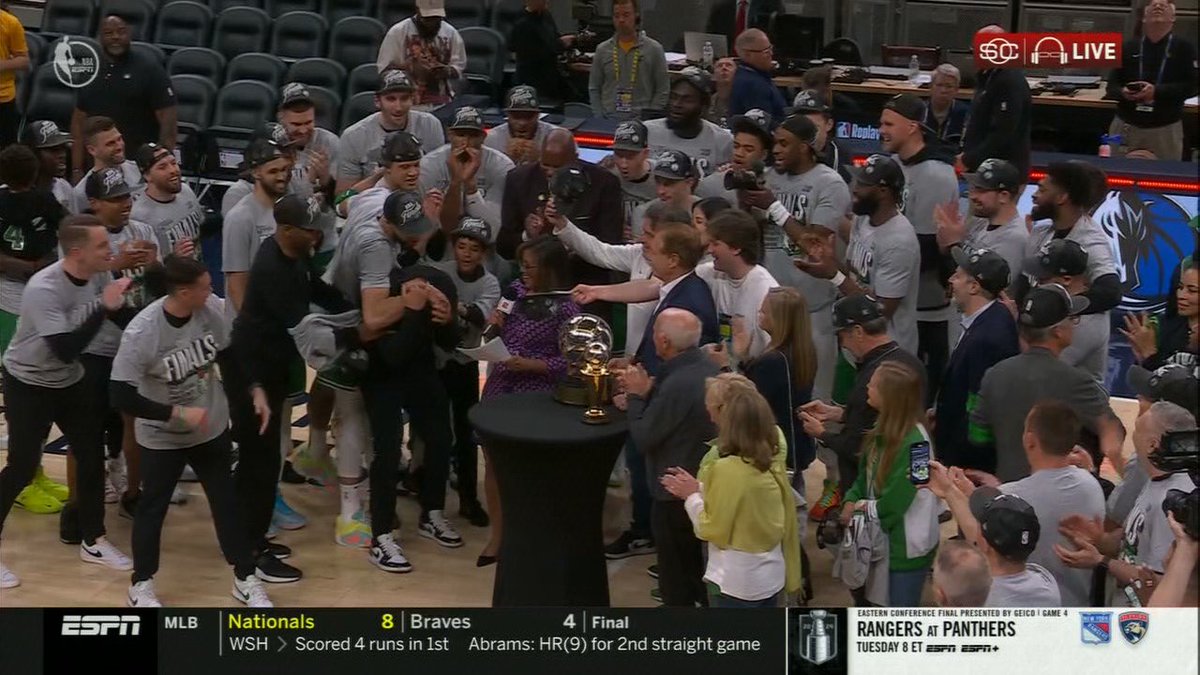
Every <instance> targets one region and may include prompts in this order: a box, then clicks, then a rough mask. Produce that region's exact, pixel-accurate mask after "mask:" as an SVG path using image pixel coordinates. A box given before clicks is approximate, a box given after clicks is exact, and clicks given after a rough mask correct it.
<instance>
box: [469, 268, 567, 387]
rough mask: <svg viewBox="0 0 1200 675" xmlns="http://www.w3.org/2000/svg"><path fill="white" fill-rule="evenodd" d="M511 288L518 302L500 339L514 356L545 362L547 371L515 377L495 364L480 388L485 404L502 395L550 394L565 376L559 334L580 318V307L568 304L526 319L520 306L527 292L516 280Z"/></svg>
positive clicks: (501, 365) (557, 304)
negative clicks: (562, 329) (521, 393)
mask: <svg viewBox="0 0 1200 675" xmlns="http://www.w3.org/2000/svg"><path fill="white" fill-rule="evenodd" d="M510 287H511V288H512V290H513V291H514V292H515V294H516V299H517V300H518V302H517V303H516V306H515V307H514V309H513V313H512V314H510V315H508V317H506V318H505V320H504V328H503V329H502V330H501V332H500V337H501V339H503V340H504V344H505V345H506V346H507V347H508V351H509V353H511V354H512V355H513V356H523V357H525V358H530V359H539V360H541V361H545V362H546V363H547V364H549V366H550V370H549V372H548V373H546V374H545V375H542V374H540V373H516V372H513V371H511V370H509V369H508V368H507V367H505V365H504V364H496V367H495V369H494V370H492V373H491V375H488V378H487V382H486V383H485V384H484V385H483V399H484V400H487V399H489V398H492V397H494V396H500V395H502V394H514V393H518V392H525V391H550V390H552V389H553V388H554V385H556V384H557V383H558V382H559V380H561V379H563V378H564V377H566V375H567V362H566V359H564V358H563V356H562V353H561V352H560V351H559V349H558V332H559V330H560V329H561V328H562V326H563V324H565V323H566V322H567V320H568V319H570V318H571V317H573V316H575V315H576V314H579V305H576V304H575V303H574V302H571V301H570V300H568V301H566V302H556V303H554V304H553V305H552V306H551V308H549V309H548V315H547V316H545V317H534V316H529V315H528V314H527V313H526V312H525V311H524V308H523V307H522V304H521V303H520V302H519V300H520V299H522V298H524V297H525V294H526V293H527V292H528V291H527V289H526V288H525V285H524V284H522V283H521V280H520V279H518V280H516V281H514V282H512V285H511V286H510Z"/></svg>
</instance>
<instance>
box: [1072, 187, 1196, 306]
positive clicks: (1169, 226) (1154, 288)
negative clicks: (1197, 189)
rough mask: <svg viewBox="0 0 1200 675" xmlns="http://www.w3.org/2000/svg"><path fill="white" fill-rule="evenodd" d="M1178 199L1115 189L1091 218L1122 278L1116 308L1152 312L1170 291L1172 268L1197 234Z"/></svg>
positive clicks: (1186, 253)
mask: <svg viewBox="0 0 1200 675" xmlns="http://www.w3.org/2000/svg"><path fill="white" fill-rule="evenodd" d="M1177 199H1179V198H1178V197H1173V196H1170V195H1163V194H1158V193H1152V192H1142V191H1140V190H1120V191H1117V190H1114V191H1112V192H1109V193H1108V197H1107V198H1105V200H1104V202H1103V203H1102V204H1101V205H1100V207H1099V208H1098V209H1097V210H1096V214H1095V216H1094V217H1095V219H1096V222H1098V223H1099V224H1100V227H1101V228H1102V229H1103V230H1104V233H1105V234H1106V235H1107V236H1108V237H1109V239H1110V240H1111V243H1112V249H1113V257H1114V259H1115V261H1116V266H1117V273H1118V274H1119V275H1120V277H1121V290H1122V299H1121V305H1120V308H1121V309H1124V310H1127V311H1135V312H1146V311H1149V312H1156V311H1158V310H1160V309H1162V308H1163V306H1164V305H1165V304H1166V300H1167V295H1168V294H1169V293H1170V292H1171V287H1170V285H1171V275H1172V274H1173V273H1174V271H1175V266H1176V265H1178V264H1179V261H1180V260H1182V259H1183V258H1184V257H1185V256H1189V255H1191V254H1192V253H1193V252H1194V251H1195V249H1196V233H1195V231H1194V230H1193V229H1192V228H1190V227H1189V226H1188V213H1187V210H1186V209H1185V208H1184V205H1183V204H1181V203H1179V202H1178V201H1176V200H1177Z"/></svg>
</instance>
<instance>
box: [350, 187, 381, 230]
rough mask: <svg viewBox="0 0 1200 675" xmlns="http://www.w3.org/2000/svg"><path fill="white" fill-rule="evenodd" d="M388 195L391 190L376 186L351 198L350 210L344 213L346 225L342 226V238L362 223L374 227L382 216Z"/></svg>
mask: <svg viewBox="0 0 1200 675" xmlns="http://www.w3.org/2000/svg"><path fill="white" fill-rule="evenodd" d="M390 194H392V190H391V188H389V187H388V186H386V185H376V186H375V187H373V188H368V189H366V190H363V191H362V192H360V193H359V194H356V195H354V196H353V197H351V198H350V209H349V210H348V211H347V212H346V223H345V225H343V226H342V236H343V237H344V236H346V233H347V232H349V231H350V230H352V229H354V228H356V227H358V226H359V225H362V224H364V223H366V224H369V225H375V224H376V221H377V220H378V219H379V216H381V215H382V214H383V203H384V202H385V201H387V198H388V195H390ZM376 226H377V225H376Z"/></svg>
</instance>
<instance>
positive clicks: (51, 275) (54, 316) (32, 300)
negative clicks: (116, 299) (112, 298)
mask: <svg viewBox="0 0 1200 675" xmlns="http://www.w3.org/2000/svg"><path fill="white" fill-rule="evenodd" d="M62 265H63V264H62V261H61V260H59V261H58V262H56V263H53V264H51V265H49V266H47V267H46V268H45V269H42V270H41V271H39V272H38V273H37V274H34V275H33V277H32V278H31V279H30V280H29V283H28V284H26V285H25V295H24V296H23V298H22V303H21V316H20V318H19V319H17V332H16V334H15V335H13V339H12V342H10V343H9V344H8V351H6V352H4V368H5V370H7V371H8V372H9V374H10V375H12V376H13V377H15V378H17V379H18V380H20V381H22V382H24V383H25V384H30V385H34V386H38V387H49V388H51V389H65V388H66V387H69V386H71V385H73V384H75V383H76V382H78V381H79V380H81V379H83V365H81V364H80V363H79V361H72V362H71V363H64V362H63V361H62V360H60V359H59V358H58V357H57V356H55V355H54V351H53V350H51V349H50V343H49V342H47V341H46V338H47V337H50V336H51V335H62V334H64V333H70V332H71V331H73V330H75V329H76V328H79V327H80V326H81V325H83V322H84V321H86V320H87V318H88V317H89V316H91V315H92V313H93V312H95V311H96V310H98V309H99V308H100V294H101V293H102V292H103V291H104V286H105V285H106V284H108V283H109V282H110V281H112V275H111V274H109V273H107V272H105V273H103V274H96V275H93V276H92V278H90V279H88V280H87V281H86V282H85V283H84V284H82V285H76V284H75V283H74V282H73V281H72V280H71V278H70V277H68V276H67V273H66V272H65V271H64V270H63V266H62Z"/></svg>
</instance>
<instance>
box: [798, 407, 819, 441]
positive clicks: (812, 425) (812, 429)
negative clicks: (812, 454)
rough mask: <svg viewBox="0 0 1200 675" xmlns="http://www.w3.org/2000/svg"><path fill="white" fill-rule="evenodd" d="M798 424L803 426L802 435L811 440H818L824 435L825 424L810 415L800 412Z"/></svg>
mask: <svg viewBox="0 0 1200 675" xmlns="http://www.w3.org/2000/svg"><path fill="white" fill-rule="evenodd" d="M799 417H800V423H801V424H803V425H804V433H806V434H808V435H809V436H812V437H813V438H820V437H821V436H824V435H825V423H824V422H822V421H821V420H819V419H817V418H816V417H815V416H814V415H812V414H811V413H807V412H804V411H803V410H801V411H800V415H799Z"/></svg>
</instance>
